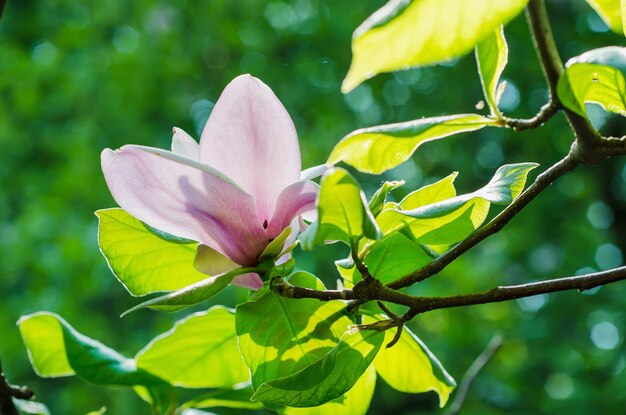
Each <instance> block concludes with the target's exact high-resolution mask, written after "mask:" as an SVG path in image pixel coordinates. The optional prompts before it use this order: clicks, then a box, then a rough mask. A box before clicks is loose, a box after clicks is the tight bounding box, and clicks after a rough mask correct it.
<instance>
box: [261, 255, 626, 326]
mask: <svg viewBox="0 0 626 415" xmlns="http://www.w3.org/2000/svg"><path fill="white" fill-rule="evenodd" d="M625 279H626V266H624V267H620V268H615V269H612V270H609V271H601V272H596V273H591V274H585V275H579V276H572V277H564V278H556V279H552V280H546V281H539V282H531V283H527V284H521V285H511V286H501V287H496V288H492V289H490V290H488V291H483V292H479V293H473V294H462V295H453V296H447V297H416V296H412V295H409V294H405V293H403V292H400V291H396V290H393V289H391V288H389V287H387V286H385V285H383V284H381V283H380V282H379V281H377V280H376V279H370V280H367V281H365V280H364V281H360V282H359V284H357V285H356V286H355V287H354V289H352V290H350V289H345V290H314V289H310V288H304V287H297V286H294V285H291V284H289V283H287V282H285V281H282V280H278V281H276V282H273V284H272V285H271V288H272V290H273V291H274V292H275V293H277V294H278V295H281V296H283V297H287V298H314V299H318V300H320V301H332V300H364V301H373V300H376V301H387V302H390V303H394V304H398V305H403V306H406V307H409V311H407V312H406V313H405V314H404V315H403V316H402V317H400V319H390V320H385V321H382V322H377V323H375V324H374V325H369V326H372V327H369V326H367V327H366V326H364V327H365V328H371V329H375V330H386V329H389V328H392V327H397V326H398V325H399V324H403V323H404V322H406V321H408V320H410V319H412V318H413V317H415V316H416V315H418V314H421V313H425V312H428V311H432V310H439V309H443V308H455V307H464V306H470V305H477V304H489V303H497V302H502V301H510V300H516V299H518V298H524V297H532V296H535V295H539V294H548V293H553V292H558V291H567V290H578V291H585V290H589V289H591V288H595V287H599V286H601V285H606V284H610V283H613V282H618V281H622V280H625Z"/></svg>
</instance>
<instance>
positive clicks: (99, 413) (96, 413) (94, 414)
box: [86, 406, 107, 415]
mask: <svg viewBox="0 0 626 415" xmlns="http://www.w3.org/2000/svg"><path fill="white" fill-rule="evenodd" d="M106 412H107V407H106V406H103V407H102V408H100V409H98V410H96V411H91V412H89V413H87V414H86V415H103V414H105V413H106Z"/></svg>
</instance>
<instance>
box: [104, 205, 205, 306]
mask: <svg viewBox="0 0 626 415" xmlns="http://www.w3.org/2000/svg"><path fill="white" fill-rule="evenodd" d="M96 216H98V220H99V225H98V243H99V245H100V251H101V252H102V254H103V255H104V257H105V258H106V260H107V262H108V264H109V267H110V268H111V271H112V272H113V274H114V275H115V276H116V277H117V279H118V280H119V281H120V282H121V283H122V284H123V285H124V287H126V289H127V290H128V291H129V292H130V293H131V294H132V295H134V296H141V295H146V294H150V293H154V292H162V291H174V290H178V289H181V288H183V287H186V286H188V285H191V284H193V283H195V282H198V281H200V280H203V279H205V278H206V277H207V276H206V275H205V274H202V273H200V272H199V271H197V270H196V269H195V268H194V266H193V264H194V258H195V255H196V247H197V245H198V244H197V243H195V242H194V243H191V244H187V243H177V242H173V241H172V240H171V239H167V238H165V237H164V236H163V235H165V234H163V235H162V236H161V237H159V236H157V235H156V234H155V233H154V232H153V231H150V230H149V229H148V228H146V226H145V225H144V224H143V223H142V222H140V221H139V220H137V219H135V218H134V217H132V216H130V215H129V214H128V213H126V212H125V211H123V210H122V209H117V208H115V209H103V210H99V211H97V212H96ZM159 232H160V231H159ZM164 238H165V239H164Z"/></svg>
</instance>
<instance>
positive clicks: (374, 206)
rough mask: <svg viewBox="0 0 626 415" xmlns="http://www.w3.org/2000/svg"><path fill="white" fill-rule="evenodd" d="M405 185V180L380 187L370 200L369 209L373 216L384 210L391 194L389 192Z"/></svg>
mask: <svg viewBox="0 0 626 415" xmlns="http://www.w3.org/2000/svg"><path fill="white" fill-rule="evenodd" d="M404 183H405V182H404V180H400V181H395V180H394V181H391V182H384V183H383V184H382V186H380V187H379V188H378V190H376V192H375V193H374V195H373V196H372V198H371V199H370V202H369V208H370V212H372V215H374V216H376V215H378V214H379V213H380V211H381V210H383V206H384V205H385V202H386V201H387V195H388V194H389V192H390V191H392V190H394V189H397V188H398V187H400V186H403V185H404Z"/></svg>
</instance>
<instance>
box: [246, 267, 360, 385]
mask: <svg viewBox="0 0 626 415" xmlns="http://www.w3.org/2000/svg"><path fill="white" fill-rule="evenodd" d="M288 281H289V283H291V284H293V285H296V286H300V287H307V288H313V289H325V288H324V285H323V284H322V282H321V281H320V280H318V279H317V278H316V277H315V276H314V275H311V274H309V273H306V272H296V273H295V274H293V275H292V276H291V277H290V278H289V279H288ZM344 309H345V305H344V304H342V303H340V302H320V301H318V300H315V299H289V298H284V297H281V296H279V295H277V294H275V293H274V292H272V291H270V290H266V291H265V292H264V293H262V294H261V295H259V296H257V297H255V298H253V299H251V300H250V301H248V302H246V303H244V304H240V305H238V306H237V312H236V313H235V322H236V328H237V336H238V338H239V350H240V351H241V354H242V355H243V358H244V361H245V362H246V364H247V365H248V367H249V368H250V371H251V372H252V386H253V387H254V388H255V389H256V388H258V387H259V386H260V385H261V384H263V383H264V382H267V381H271V380H274V379H277V378H281V377H284V376H288V375H291V374H293V373H295V372H297V371H299V370H301V369H303V368H305V367H307V366H309V365H310V364H312V363H314V362H315V361H316V360H318V359H320V358H321V357H322V356H324V355H325V354H326V353H328V352H329V351H330V350H332V349H333V347H335V345H336V344H337V342H338V341H339V339H340V338H341V336H342V335H343V333H344V332H345V331H346V330H347V329H348V327H349V326H350V325H351V324H352V321H351V320H350V319H349V318H348V317H347V315H346V313H345V311H344Z"/></svg>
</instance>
